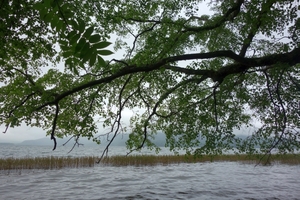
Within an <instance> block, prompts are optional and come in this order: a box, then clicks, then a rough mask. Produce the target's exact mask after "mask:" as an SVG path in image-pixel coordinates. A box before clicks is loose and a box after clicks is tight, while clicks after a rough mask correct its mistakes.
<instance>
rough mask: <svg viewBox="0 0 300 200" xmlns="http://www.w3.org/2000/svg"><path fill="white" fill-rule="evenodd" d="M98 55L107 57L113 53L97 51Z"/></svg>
mask: <svg viewBox="0 0 300 200" xmlns="http://www.w3.org/2000/svg"><path fill="white" fill-rule="evenodd" d="M98 54H100V55H102V56H108V55H111V54H113V52H112V51H110V50H99V51H98Z"/></svg>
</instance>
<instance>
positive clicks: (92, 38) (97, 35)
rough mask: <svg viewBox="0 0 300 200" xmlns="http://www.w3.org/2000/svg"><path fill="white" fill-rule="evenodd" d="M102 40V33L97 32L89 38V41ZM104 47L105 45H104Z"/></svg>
mask: <svg viewBox="0 0 300 200" xmlns="http://www.w3.org/2000/svg"><path fill="white" fill-rule="evenodd" d="M99 41H100V35H99V34H95V35H92V36H91V37H90V39H89V42H90V43H97V42H99ZM103 48H104V47H103Z"/></svg>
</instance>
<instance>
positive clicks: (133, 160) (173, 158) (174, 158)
mask: <svg viewBox="0 0 300 200" xmlns="http://www.w3.org/2000/svg"><path fill="white" fill-rule="evenodd" d="M97 160H98V158H97V157H53V156H52V157H36V158H2V159H0V170H23V169H46V170H48V169H49V170H51V169H61V168H81V167H94V166H95V165H96V161H97ZM218 161H222V162H242V163H253V164H258V163H260V164H272V163H276V164H289V165H300V154H296V155H291V154H287V155H272V156H271V157H270V158H268V157H267V156H264V157H263V156H262V155H252V156H249V155H216V156H208V155H205V156H198V157H195V156H192V155H159V156H157V155H130V156H111V157H105V158H103V159H102V161H101V164H102V165H109V166H154V165H170V164H179V163H196V162H218Z"/></svg>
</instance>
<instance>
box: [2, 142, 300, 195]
mask: <svg viewBox="0 0 300 200" xmlns="http://www.w3.org/2000/svg"><path fill="white" fill-rule="evenodd" d="M69 149H70V147H67V148H65V147H62V148H59V149H58V151H54V152H53V151H51V147H29V146H0V153H1V154H0V155H1V157H34V156H50V155H54V156H84V155H88V156H90V155H94V156H98V155H99V154H100V149H99V148H97V147H85V148H82V147H80V148H76V149H75V151H73V152H71V153H70V154H67V153H66V152H67V151H68V150H69ZM124 152H125V150H124V149H123V148H112V149H111V154H110V155H115V154H124ZM144 153H149V152H144ZM163 153H164V154H165V153H167V151H166V150H165V151H164V152H163ZM299 186H300V166H299V165H298V166H289V165H273V166H256V167H255V166H254V165H253V164H242V163H237V162H212V163H211V162H206V163H195V164H185V163H182V164H173V165H168V166H160V165H159V166H146V167H132V166H129V167H111V166H103V165H96V166H95V167H92V168H78V169H76V168H72V169H60V170H28V171H26V170H23V171H22V173H19V172H15V173H14V172H11V173H9V174H5V173H1V172H0V199H1V200H2V199H30V200H31V199H45V200H50V199H55V200H58V199H111V200H113V199H128V200H129V199H142V200H146V199H300V189H299Z"/></svg>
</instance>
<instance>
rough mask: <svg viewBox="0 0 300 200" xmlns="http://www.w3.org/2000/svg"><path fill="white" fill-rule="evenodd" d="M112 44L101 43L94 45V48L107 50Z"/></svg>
mask: <svg viewBox="0 0 300 200" xmlns="http://www.w3.org/2000/svg"><path fill="white" fill-rule="evenodd" d="M110 44H111V43H110V42H106V41H104V42H99V43H97V44H94V45H93V47H94V48H96V49H103V48H106V47H108V46H109V45H110Z"/></svg>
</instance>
